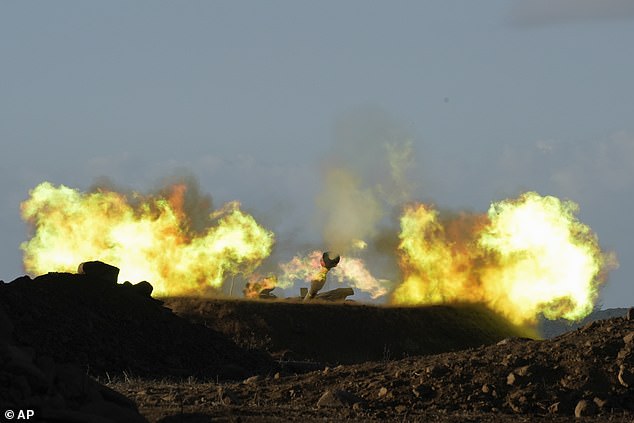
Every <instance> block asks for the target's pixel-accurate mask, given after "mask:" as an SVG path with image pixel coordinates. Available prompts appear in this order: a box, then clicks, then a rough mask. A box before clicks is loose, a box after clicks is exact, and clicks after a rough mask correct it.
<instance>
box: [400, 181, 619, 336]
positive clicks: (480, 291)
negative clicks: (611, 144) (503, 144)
mask: <svg viewBox="0 0 634 423" xmlns="http://www.w3.org/2000/svg"><path fill="white" fill-rule="evenodd" d="M577 210H578V207H577V205H576V204H574V203H573V202H570V201H560V200H559V199H557V198H555V197H550V196H547V197H542V196H540V195H538V194H537V193H534V192H528V193H525V194H523V195H522V196H520V197H519V198H518V199H516V200H505V201H501V202H499V203H495V204H493V205H492V206H491V208H490V209H489V212H488V215H486V216H484V215H482V216H477V215H466V214H462V215H458V216H453V217H451V218H449V219H446V220H444V221H443V220H442V219H441V218H440V217H439V213H438V212H437V211H436V210H434V209H433V208H431V207H429V206H425V205H422V204H416V205H411V206H408V207H406V209H405V211H404V214H403V216H402V217H401V234H400V240H401V242H400V245H399V249H400V251H401V267H402V269H403V274H404V281H403V283H402V284H401V285H400V286H399V287H398V288H397V289H396V290H395V292H394V294H393V298H392V300H393V302H395V303H397V304H428V303H442V302H455V301H467V302H484V303H486V304H488V305H489V306H490V307H491V308H493V309H494V310H497V311H499V312H501V313H502V314H504V315H506V316H507V317H508V318H509V319H510V320H512V321H513V322H516V323H523V322H530V321H534V319H535V318H536V317H537V315H538V314H539V313H540V312H541V313H544V315H545V316H546V317H548V318H552V319H554V318H559V317H563V318H567V319H571V320H572V319H580V318H582V317H583V316H585V315H587V314H588V313H589V312H590V311H592V306H593V304H594V301H595V300H596V297H597V291H598V287H599V285H600V284H601V283H603V282H604V279H605V274H606V270H607V269H608V268H609V267H610V266H613V265H615V263H616V261H615V258H614V256H612V255H609V254H603V253H602V252H601V249H600V247H599V244H598V240H597V237H596V236H595V235H594V234H593V233H592V231H591V230H590V228H589V227H588V226H586V225H584V224H583V223H581V222H579V221H578V220H577V219H576V217H575V213H576V212H577Z"/></svg>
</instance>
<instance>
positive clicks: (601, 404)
mask: <svg viewBox="0 0 634 423" xmlns="http://www.w3.org/2000/svg"><path fill="white" fill-rule="evenodd" d="M592 402H594V404H595V405H596V406H597V407H598V408H599V410H603V409H604V408H605V407H606V406H607V405H608V400H606V399H603V398H599V397H594V399H593V400H592Z"/></svg>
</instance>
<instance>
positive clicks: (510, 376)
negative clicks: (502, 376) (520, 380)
mask: <svg viewBox="0 0 634 423" xmlns="http://www.w3.org/2000/svg"><path fill="white" fill-rule="evenodd" d="M515 382H517V376H516V375H515V373H513V372H511V373H509V374H508V376H506V384H507V385H515Z"/></svg>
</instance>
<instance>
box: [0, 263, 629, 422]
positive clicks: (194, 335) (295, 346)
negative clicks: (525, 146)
mask: <svg viewBox="0 0 634 423" xmlns="http://www.w3.org/2000/svg"><path fill="white" fill-rule="evenodd" d="M145 288H147V286H146V285H143V286H138V287H135V285H131V284H113V283H109V282H105V281H102V280H98V278H94V277H90V276H88V275H75V274H65V273H64V274H59V273H51V274H48V275H44V276H41V277H38V278H35V279H30V278H28V277H24V278H19V279H18V280H16V281H14V282H12V283H9V284H0V341H2V342H0V359H2V361H0V381H2V382H3V384H2V386H0V405H2V406H4V407H7V406H14V407H15V406H25V405H28V404H33V403H35V402H37V404H38V407H39V408H38V410H40V411H41V413H40V414H39V416H40V417H41V416H49V418H48V420H45V421H104V422H106V421H142V420H143V419H146V420H147V421H160V422H207V421H242V422H259V421H265V422H266V421H269V422H282V421H298V420H303V421H306V422H311V421H337V422H338V421H350V422H366V421H430V422H434V421H448V422H463V421H474V422H475V421H484V422H499V421H501V422H505V421H506V422H511V421H513V422H518V421H526V422H529V421H530V422H532V421H549V422H550V421H557V422H559V421H570V420H571V419H575V415H577V416H579V417H578V418H576V421H593V422H595V421H599V422H602V421H606V422H607V421H616V422H626V421H627V422H631V421H633V420H634V359H633V358H632V357H633V352H632V351H633V350H634V316H633V314H634V313H633V312H630V313H628V316H626V317H618V318H612V319H608V320H602V321H596V322H592V323H588V324H587V325H586V326H584V327H582V328H579V329H577V330H574V331H571V332H567V333H565V334H563V335H560V336H558V337H555V338H553V339H548V340H539V339H530V338H529V337H528V336H531V337H535V333H534V332H532V331H531V330H530V329H528V330H527V329H522V328H517V327H514V326H512V325H510V324H508V323H506V322H505V321H504V320H503V319H501V318H500V317H499V316H496V315H494V314H493V313H491V312H488V311H487V310H486V309H484V308H483V307H480V306H474V305H451V306H442V307H424V308H387V307H372V306H367V305H358V304H300V303H289V302H284V301H236V300H219V299H215V300H214V299H200V298H198V299H192V298H171V299H161V300H160V301H159V300H157V299H154V298H151V297H150V296H149V295H148V292H147V289H145ZM2 310H4V313H3V312H2ZM172 310H173V311H172ZM3 316H4V317H3ZM16 357H17V358H16ZM18 359H19V360H18ZM12 360H13V361H12ZM16 360H18V361H20V360H21V361H20V362H21V363H23V364H22V365H21V366H16V365H15V364H12V363H15V361H16ZM24 363H26V364H24ZM51 363H57V364H55V365H51ZM47 369H48V370H47ZM44 370H47V372H48V373H47V374H49V375H51V376H50V377H49V378H48V379H46V380H44V379H42V380H40V379H41V378H40V379H38V378H35V376H33V375H34V374H35V373H36V372H38V371H39V372H41V373H44ZM77 370H79V372H78V371H77ZM25 372H26V373H25ZM29 372H30V373H29ZM71 373H72V374H74V375H75V376H72V377H70V376H67V375H68V374H71ZM86 375H88V376H86ZM38 377H39V376H38ZM65 377H66V379H68V378H70V379H72V380H75V381H81V384H80V385H81V386H82V388H81V389H79V388H77V389H76V390H75V391H72V390H69V389H68V387H67V385H68V384H64V383H62V382H63V379H64V378H65ZM73 378H74V379H73ZM5 384H6V387H5ZM40 385H41V386H40ZM76 385H78V384H77V383H74V384H73V386H76ZM85 386H88V387H89V389H88V388H84V387H85ZM71 391H72V392H71ZM52 398H54V400H53V399H52ZM38 401H39V402H38ZM95 404H96V405H95ZM95 410H96V411H95ZM47 413H48V414H47ZM64 413H65V414H64ZM87 413H88V414H90V413H92V414H90V416H95V415H98V416H99V417H98V419H97V418H94V417H91V418H92V420H90V419H89V418H88V417H86V416H87V415H88V414H87ZM117 413H119V414H117ZM50 416H53V417H50ZM55 416H57V417H55ZM59 416H65V417H64V419H60V417H59ZM121 416H123V417H121ZM55 418H57V420H55ZM82 419H83V420H82Z"/></svg>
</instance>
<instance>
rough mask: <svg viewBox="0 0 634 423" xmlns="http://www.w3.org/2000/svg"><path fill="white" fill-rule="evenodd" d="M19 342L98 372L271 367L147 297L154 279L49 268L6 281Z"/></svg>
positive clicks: (160, 373)
mask: <svg viewBox="0 0 634 423" xmlns="http://www.w3.org/2000/svg"><path fill="white" fill-rule="evenodd" d="M0 306H3V307H4V309H5V310H6V312H7V314H8V316H9V318H10V319H11V320H12V322H13V325H14V326H15V332H14V336H15V339H16V341H17V343H18V344H20V345H23V346H27V347H31V348H33V350H34V351H35V352H36V353H37V354H38V355H47V356H50V357H53V358H54V359H55V360H57V361H59V362H64V363H74V364H77V365H79V366H81V367H82V368H83V369H85V371H86V372H88V373H89V374H91V375H93V376H100V377H105V378H107V377H110V376H115V375H118V374H121V373H122V372H125V373H126V374H127V375H129V376H142V377H153V378H160V377H166V376H183V377H188V376H199V377H207V378H213V379H215V378H217V377H220V378H222V379H225V378H240V377H245V376H248V375H250V374H254V373H258V372H262V371H267V370H268V369H270V368H271V366H272V365H273V364H272V361H271V360H270V357H268V355H266V354H265V353H260V352H258V351H246V350H244V349H242V348H240V347H238V346H236V345H235V343H233V342H232V341H231V340H229V339H227V338H226V337H225V336H224V335H222V334H219V333H217V332H215V331H213V330H211V329H209V328H206V327H204V326H202V325H196V324H192V323H190V322H188V321H186V320H184V319H182V318H180V317H178V316H176V315H174V314H173V313H172V312H171V311H170V310H169V309H167V308H165V307H163V305H162V303H161V302H160V301H158V300H155V299H152V298H151V297H149V295H148V284H147V282H146V283H141V284H138V285H132V284H129V283H127V284H116V283H112V282H108V281H106V280H103V279H100V278H97V277H92V276H88V275H85V274H70V273H49V274H46V275H43V276H39V277H37V278H35V279H33V280H31V279H30V278H29V277H26V276H25V277H22V278H18V279H16V280H15V281H13V282H12V283H9V284H0Z"/></svg>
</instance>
